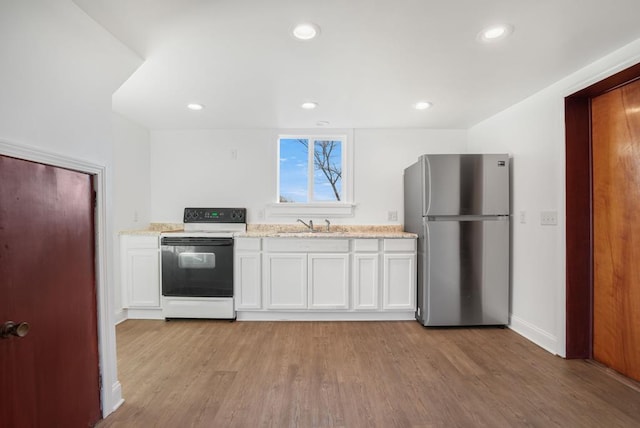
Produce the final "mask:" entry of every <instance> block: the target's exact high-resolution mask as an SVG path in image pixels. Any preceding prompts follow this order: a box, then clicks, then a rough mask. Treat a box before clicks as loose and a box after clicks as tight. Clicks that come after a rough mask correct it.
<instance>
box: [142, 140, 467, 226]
mask: <svg viewBox="0 0 640 428" xmlns="http://www.w3.org/2000/svg"><path fill="white" fill-rule="evenodd" d="M298 131H299V130H298ZM307 132H308V133H316V132H318V131H317V130H307ZM279 133H291V131H290V130H275V129H259V130H179V131H160V130H156V131H152V132H151V219H152V221H153V222H170V223H171V222H173V223H180V222H182V212H183V209H184V207H187V206H238V207H246V208H247V212H248V222H249V223H293V222H295V217H294V218H283V217H269V210H268V209H267V207H268V205H269V204H272V203H274V202H275V201H276V185H277V182H276V181H277V179H276V174H277V159H276V157H277V154H276V146H277V137H278V134H279ZM347 133H348V134H350V135H352V136H353V143H354V174H355V175H354V199H355V203H356V204H357V205H356V209H355V214H354V216H353V217H348V218H335V219H331V220H332V222H333V223H335V224H402V218H403V195H402V174H403V171H404V168H406V167H407V166H409V165H410V164H411V163H413V162H415V161H416V160H417V158H418V156H419V155H421V154H424V153H447V152H452V153H458V152H463V151H465V150H466V141H467V132H466V131H464V130H427V129H411V130H389V129H356V130H348V131H347ZM232 150H235V151H237V159H232V155H231V152H232ZM388 211H397V212H398V221H394V222H389V221H388V220H387V212H388ZM261 213H266V214H265V215H266V218H265V217H262V215H261Z"/></svg>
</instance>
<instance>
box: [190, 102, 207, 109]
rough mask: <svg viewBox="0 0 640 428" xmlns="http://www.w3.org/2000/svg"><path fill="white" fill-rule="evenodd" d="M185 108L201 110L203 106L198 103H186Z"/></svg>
mask: <svg viewBox="0 0 640 428" xmlns="http://www.w3.org/2000/svg"><path fill="white" fill-rule="evenodd" d="M187 108H188V109H189V110H202V109H203V108H204V106H203V105H202V104H198V103H191V104H187Z"/></svg>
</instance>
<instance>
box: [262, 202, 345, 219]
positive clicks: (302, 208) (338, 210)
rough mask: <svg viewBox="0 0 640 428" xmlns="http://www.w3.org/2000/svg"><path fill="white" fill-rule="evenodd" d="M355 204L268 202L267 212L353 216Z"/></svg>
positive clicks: (290, 214)
mask: <svg viewBox="0 0 640 428" xmlns="http://www.w3.org/2000/svg"><path fill="white" fill-rule="evenodd" d="M355 207H356V204H353V203H340V204H322V203H316V204H292V203H281V204H269V205H267V214H268V215H269V216H272V217H298V216H330V217H353V212H354V210H355Z"/></svg>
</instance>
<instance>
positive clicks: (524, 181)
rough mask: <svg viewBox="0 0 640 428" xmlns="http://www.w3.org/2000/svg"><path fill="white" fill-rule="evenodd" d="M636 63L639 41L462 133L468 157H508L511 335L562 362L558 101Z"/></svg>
mask: <svg viewBox="0 0 640 428" xmlns="http://www.w3.org/2000/svg"><path fill="white" fill-rule="evenodd" d="M638 62H640V40H637V41H635V42H633V43H631V44H630V45H627V46H626V47H624V48H622V49H620V50H618V51H615V52H613V53H611V54H610V55H608V56H606V57H604V58H602V59H600V60H598V61H596V62H594V63H593V64H590V65H588V66H587V67H585V68H583V69H581V70H579V71H577V72H576V73H574V74H572V75H570V76H568V77H566V78H564V79H562V80H561V81H559V82H557V83H555V84H554V85H552V86H550V87H549V88H546V89H544V90H543V91H541V92H539V93H537V94H535V95H534V96H532V97H530V98H528V99H526V100H524V101H522V102H520V103H518V104H516V105H514V106H512V107H510V108H509V109H507V110H505V111H503V112H502V113H500V114H498V115H496V116H494V117H492V118H490V119H488V120H486V121H484V122H482V123H480V124H478V125H476V126H474V127H472V128H471V129H470V130H469V144H468V150H469V151H470V152H499V151H500V152H509V153H511V155H512V156H513V201H512V204H513V214H514V222H513V277H512V278H513V280H512V287H513V290H512V307H511V311H512V317H511V328H513V329H514V330H515V331H518V332H519V333H521V334H522V335H524V336H525V337H528V338H529V339H531V340H532V341H534V342H536V343H538V344H539V345H540V346H542V347H544V348H546V349H548V350H549V351H551V352H554V353H557V354H559V355H563V356H564V355H565V230H566V227H565V205H564V201H565V134H564V131H565V130H564V97H566V96H568V95H570V94H572V93H574V92H576V91H577V90H579V89H582V88H584V87H586V86H589V85H590V84H592V83H594V82H597V81H599V80H602V79H603V78H605V77H607V76H609V75H611V74H614V73H615V72H617V71H620V70H622V69H624V68H627V67H629V66H631V65H633V64H636V63H638ZM546 210H556V211H558V225H557V226H541V225H540V211H546ZM521 211H524V212H525V214H526V223H524V224H522V223H521V222H520V219H519V216H520V212H521ZM568 221H570V219H569V220H568Z"/></svg>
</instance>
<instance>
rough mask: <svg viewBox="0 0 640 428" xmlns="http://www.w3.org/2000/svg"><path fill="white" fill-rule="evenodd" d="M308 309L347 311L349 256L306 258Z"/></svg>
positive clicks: (313, 256) (311, 255)
mask: <svg viewBox="0 0 640 428" xmlns="http://www.w3.org/2000/svg"><path fill="white" fill-rule="evenodd" d="M307 266H308V278H309V283H308V284H307V292H308V307H309V309H349V254H309V255H308V256H307Z"/></svg>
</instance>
